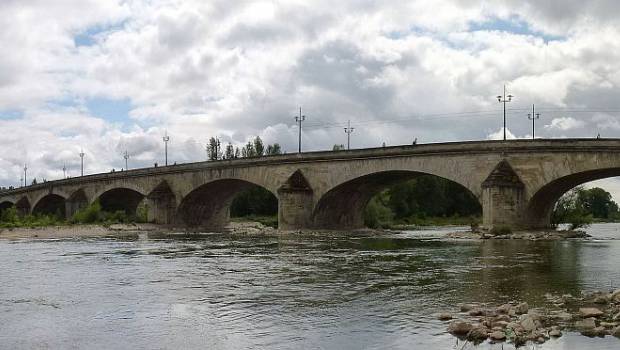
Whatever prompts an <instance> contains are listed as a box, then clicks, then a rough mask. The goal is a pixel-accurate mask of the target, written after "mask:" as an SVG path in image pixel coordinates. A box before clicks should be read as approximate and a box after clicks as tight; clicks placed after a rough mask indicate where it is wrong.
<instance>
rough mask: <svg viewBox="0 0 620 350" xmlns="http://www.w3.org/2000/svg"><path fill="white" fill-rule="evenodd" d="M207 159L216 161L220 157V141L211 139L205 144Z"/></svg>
mask: <svg viewBox="0 0 620 350" xmlns="http://www.w3.org/2000/svg"><path fill="white" fill-rule="evenodd" d="M207 157H208V158H209V160H218V159H220V157H221V152H220V140H219V139H217V138H215V137H211V138H210V139H209V142H208V143H207Z"/></svg>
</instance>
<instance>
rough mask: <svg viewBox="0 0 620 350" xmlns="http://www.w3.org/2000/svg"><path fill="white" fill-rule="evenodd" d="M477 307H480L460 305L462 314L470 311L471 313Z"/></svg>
mask: <svg viewBox="0 0 620 350" xmlns="http://www.w3.org/2000/svg"><path fill="white" fill-rule="evenodd" d="M477 307H478V305H475V304H461V305H460V310H461V312H469V311H471V310H473V309H475V308H477Z"/></svg>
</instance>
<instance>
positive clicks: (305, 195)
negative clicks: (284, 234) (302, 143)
mask: <svg viewBox="0 0 620 350" xmlns="http://www.w3.org/2000/svg"><path fill="white" fill-rule="evenodd" d="M313 193H314V191H313V190H312V187H311V186H310V184H309V183H308V180H306V177H305V176H304V174H303V173H302V172H301V170H297V171H295V172H294V173H293V174H292V175H291V176H290V177H289V178H288V179H287V180H286V182H285V183H284V184H283V185H282V186H280V188H278V228H279V229H282V230H294V229H302V228H308V227H310V223H311V217H312V199H313Z"/></svg>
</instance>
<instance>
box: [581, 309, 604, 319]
mask: <svg viewBox="0 0 620 350" xmlns="http://www.w3.org/2000/svg"><path fill="white" fill-rule="evenodd" d="M579 314H580V315H581V317H583V318H587V317H599V316H602V315H603V314H604V312H603V311H601V310H599V309H597V308H595V307H582V308H580V309H579Z"/></svg>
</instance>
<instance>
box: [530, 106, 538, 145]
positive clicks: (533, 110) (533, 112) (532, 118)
mask: <svg viewBox="0 0 620 350" xmlns="http://www.w3.org/2000/svg"><path fill="white" fill-rule="evenodd" d="M535 111H536V110H535V109H534V105H533V104H532V114H528V115H527V119H529V120H531V121H532V140H533V139H534V122H535V121H536V119H540V113H535Z"/></svg>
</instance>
